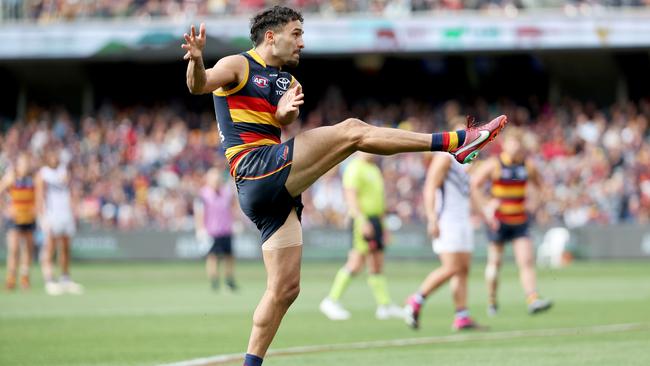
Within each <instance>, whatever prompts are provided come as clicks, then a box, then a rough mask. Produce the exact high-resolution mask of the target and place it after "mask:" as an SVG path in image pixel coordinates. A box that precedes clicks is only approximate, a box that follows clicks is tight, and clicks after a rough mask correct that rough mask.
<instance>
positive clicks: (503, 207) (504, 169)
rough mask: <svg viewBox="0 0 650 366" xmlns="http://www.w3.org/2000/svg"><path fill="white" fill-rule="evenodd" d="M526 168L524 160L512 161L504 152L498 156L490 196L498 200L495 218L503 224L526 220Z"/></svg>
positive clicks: (520, 222) (519, 222) (522, 222)
mask: <svg viewBox="0 0 650 366" xmlns="http://www.w3.org/2000/svg"><path fill="white" fill-rule="evenodd" d="M527 182H528V168H527V166H526V163H525V162H522V163H514V162H513V161H512V159H510V157H509V156H507V155H506V154H502V155H501V156H500V157H499V169H498V170H497V171H496V172H495V176H494V178H493V180H492V197H494V198H497V199H498V200H499V207H498V208H497V211H496V217H497V219H498V220H499V221H500V222H502V223H505V224H509V225H519V224H524V223H526V222H527V221H528V214H527V213H526V184H527Z"/></svg>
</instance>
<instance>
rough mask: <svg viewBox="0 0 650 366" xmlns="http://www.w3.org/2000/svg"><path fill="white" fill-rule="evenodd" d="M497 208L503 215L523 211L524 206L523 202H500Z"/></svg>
mask: <svg viewBox="0 0 650 366" xmlns="http://www.w3.org/2000/svg"><path fill="white" fill-rule="evenodd" d="M498 210H499V212H501V213H502V214H504V215H512V214H519V213H523V212H525V211H526V207H525V206H524V204H523V203H502V204H501V205H499V208H498Z"/></svg>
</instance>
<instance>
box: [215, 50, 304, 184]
mask: <svg viewBox="0 0 650 366" xmlns="http://www.w3.org/2000/svg"><path fill="white" fill-rule="evenodd" d="M241 55H242V56H244V57H245V58H246V62H247V66H246V72H245V74H244V77H243V78H242V80H241V82H240V83H239V84H235V85H230V86H229V88H228V89H227V90H224V89H223V88H219V89H217V90H215V91H214V92H213V93H212V94H213V99H214V109H215V113H216V115H217V124H218V127H219V135H220V137H221V143H222V145H223V147H224V148H225V150H226V153H225V154H226V159H228V162H229V164H230V174H231V175H233V176H234V175H235V169H236V167H237V163H238V162H239V160H240V159H241V158H243V157H244V156H245V155H246V154H247V153H248V152H250V150H251V149H252V148H254V147H258V146H264V145H275V144H279V143H280V136H281V132H282V131H281V127H282V126H281V125H280V123H279V122H278V121H277V120H276V118H275V112H276V110H277V106H278V101H279V100H280V98H281V97H282V95H284V93H285V92H286V91H287V90H288V89H289V88H290V87H291V86H292V85H293V83H294V81H295V79H294V78H293V76H291V74H289V73H288V72H284V71H282V70H281V69H280V68H277V67H273V66H267V65H266V63H265V62H264V60H263V59H262V57H260V55H259V54H258V53H257V52H256V51H255V50H254V49H252V50H250V51H248V52H244V53H241Z"/></svg>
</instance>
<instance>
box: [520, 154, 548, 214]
mask: <svg viewBox="0 0 650 366" xmlns="http://www.w3.org/2000/svg"><path fill="white" fill-rule="evenodd" d="M525 164H526V170H527V171H528V182H529V183H531V184H530V185H529V189H528V192H527V194H526V196H527V199H526V202H527V203H528V205H529V207H528V209H529V210H530V211H531V212H536V211H537V209H538V208H539V207H540V206H541V205H542V201H543V200H544V197H546V196H547V193H548V191H549V190H547V189H545V186H544V184H543V182H542V177H541V175H540V174H539V170H538V169H537V166H536V165H535V163H534V162H533V161H532V160H531V159H526V162H525ZM530 188H532V190H533V191H532V192H531V190H530ZM531 193H532V194H531Z"/></svg>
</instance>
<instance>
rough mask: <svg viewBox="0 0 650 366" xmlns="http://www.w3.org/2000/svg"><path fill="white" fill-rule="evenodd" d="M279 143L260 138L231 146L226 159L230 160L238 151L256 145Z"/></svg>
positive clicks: (227, 150)
mask: <svg viewBox="0 0 650 366" xmlns="http://www.w3.org/2000/svg"><path fill="white" fill-rule="evenodd" d="M277 144H278V143H277V142H275V141H273V140H271V139H260V140H257V141H254V142H250V143H248V144H241V145H237V146H233V147H229V148H228V149H226V159H228V160H230V159H232V158H233V157H234V156H235V155H236V154H237V153H238V152H240V151H243V150H246V149H250V148H252V147H256V146H266V145H277Z"/></svg>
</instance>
